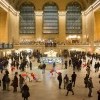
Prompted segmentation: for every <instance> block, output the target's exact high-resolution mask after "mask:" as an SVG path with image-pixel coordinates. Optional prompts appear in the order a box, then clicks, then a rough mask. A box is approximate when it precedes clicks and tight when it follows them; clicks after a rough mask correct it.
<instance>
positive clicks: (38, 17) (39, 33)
mask: <svg viewBox="0 0 100 100" xmlns="http://www.w3.org/2000/svg"><path fill="white" fill-rule="evenodd" d="M35 15H36V18H35V20H36V35H35V36H36V40H37V39H42V23H43V21H42V19H43V18H42V17H43V16H42V15H43V11H36V12H35Z"/></svg>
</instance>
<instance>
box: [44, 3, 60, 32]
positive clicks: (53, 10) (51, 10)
mask: <svg viewBox="0 0 100 100" xmlns="http://www.w3.org/2000/svg"><path fill="white" fill-rule="evenodd" d="M43 11H44V12H43V33H58V7H57V6H56V4H47V5H45V6H44V9H43Z"/></svg>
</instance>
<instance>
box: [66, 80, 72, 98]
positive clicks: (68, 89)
mask: <svg viewBox="0 0 100 100" xmlns="http://www.w3.org/2000/svg"><path fill="white" fill-rule="evenodd" d="M72 87H73V86H72V81H71V80H70V81H69V83H68V85H67V87H66V89H67V94H66V96H68V93H69V91H71V92H72V95H74V91H73V88H72Z"/></svg>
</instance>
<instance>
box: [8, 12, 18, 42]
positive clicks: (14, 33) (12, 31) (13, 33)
mask: <svg viewBox="0 0 100 100" xmlns="http://www.w3.org/2000/svg"><path fill="white" fill-rule="evenodd" d="M8 38H9V40H8V41H9V43H18V42H19V12H16V14H13V13H11V12H10V11H9V12H8Z"/></svg>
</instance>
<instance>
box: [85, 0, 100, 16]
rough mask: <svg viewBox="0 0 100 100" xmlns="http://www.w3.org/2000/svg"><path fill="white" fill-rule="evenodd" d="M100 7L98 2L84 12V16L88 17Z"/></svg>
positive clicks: (99, 0)
mask: <svg viewBox="0 0 100 100" xmlns="http://www.w3.org/2000/svg"><path fill="white" fill-rule="evenodd" d="M99 6H100V0H96V1H95V2H94V3H93V4H92V5H91V6H89V7H88V9H87V10H85V11H84V15H88V14H89V13H90V12H91V11H93V10H94V9H96V8H97V7H99Z"/></svg>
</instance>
